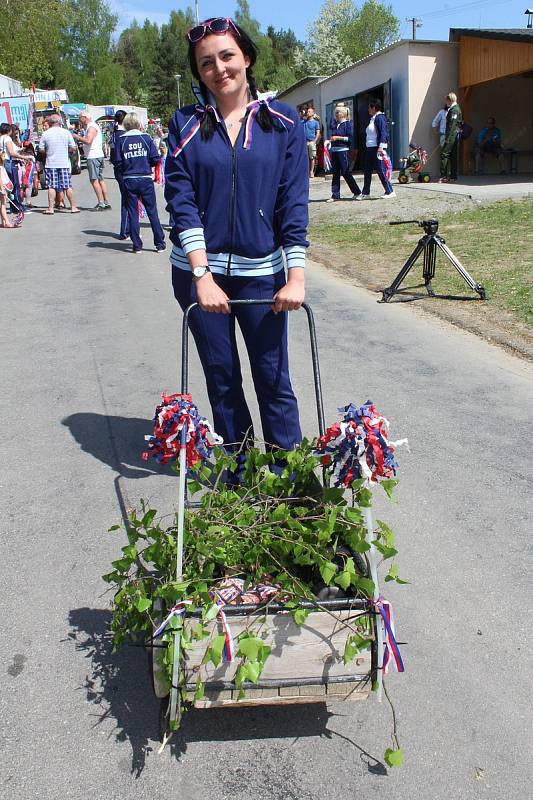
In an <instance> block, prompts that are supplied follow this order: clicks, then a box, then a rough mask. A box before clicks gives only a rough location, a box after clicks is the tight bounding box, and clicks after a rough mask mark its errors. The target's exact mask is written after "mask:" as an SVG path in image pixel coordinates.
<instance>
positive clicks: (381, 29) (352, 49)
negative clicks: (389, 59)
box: [339, 0, 400, 61]
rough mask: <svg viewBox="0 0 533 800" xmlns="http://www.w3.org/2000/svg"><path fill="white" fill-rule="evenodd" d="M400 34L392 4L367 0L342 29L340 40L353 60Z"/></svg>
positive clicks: (379, 47)
mask: <svg viewBox="0 0 533 800" xmlns="http://www.w3.org/2000/svg"><path fill="white" fill-rule="evenodd" d="M399 36H400V21H399V19H398V18H397V17H396V16H395V14H394V12H393V10H392V6H388V5H383V4H382V3H378V2H377V0H366V2H365V3H364V4H363V5H362V6H361V8H359V9H357V12H356V14H355V16H354V18H353V19H352V20H351V21H350V22H349V23H348V24H347V25H346V26H345V27H343V28H342V29H341V31H340V32H339V40H340V42H341V44H342V46H343V48H344V51H345V52H346V53H347V54H348V55H349V56H350V58H351V60H352V61H358V60H359V59H360V58H364V57H365V56H368V55H370V54H371V53H374V52H375V51H376V50H380V49H381V48H382V47H386V46H387V45H389V44H392V42H394V41H396V40H397V39H398V38H399Z"/></svg>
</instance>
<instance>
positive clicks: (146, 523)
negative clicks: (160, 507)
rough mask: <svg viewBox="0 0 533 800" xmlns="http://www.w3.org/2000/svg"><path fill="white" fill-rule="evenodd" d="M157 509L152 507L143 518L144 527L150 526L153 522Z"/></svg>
mask: <svg viewBox="0 0 533 800" xmlns="http://www.w3.org/2000/svg"><path fill="white" fill-rule="evenodd" d="M156 514H157V511H156V509H155V508H151V509H150V511H147V512H146V514H145V515H144V517H143V518H142V520H141V525H142V526H143V528H149V527H150V525H151V524H152V522H153V520H154V517H155V515H156Z"/></svg>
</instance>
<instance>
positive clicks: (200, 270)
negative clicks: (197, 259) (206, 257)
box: [192, 264, 211, 281]
mask: <svg viewBox="0 0 533 800" xmlns="http://www.w3.org/2000/svg"><path fill="white" fill-rule="evenodd" d="M206 272H211V270H210V269H209V265H208V264H205V265H202V266H201V267H194V269H193V271H192V279H193V281H199V280H200V278H203V277H204V275H205V274H206Z"/></svg>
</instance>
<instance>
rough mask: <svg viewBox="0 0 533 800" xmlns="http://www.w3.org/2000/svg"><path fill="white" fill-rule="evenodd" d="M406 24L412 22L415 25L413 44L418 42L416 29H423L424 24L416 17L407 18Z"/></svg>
mask: <svg viewBox="0 0 533 800" xmlns="http://www.w3.org/2000/svg"><path fill="white" fill-rule="evenodd" d="M405 21H406V22H411V23H412V25H413V42H415V41H416V29H417V28H421V27H422V23H421V22H420V20H419V19H417V18H416V17H407V19H406V20H405Z"/></svg>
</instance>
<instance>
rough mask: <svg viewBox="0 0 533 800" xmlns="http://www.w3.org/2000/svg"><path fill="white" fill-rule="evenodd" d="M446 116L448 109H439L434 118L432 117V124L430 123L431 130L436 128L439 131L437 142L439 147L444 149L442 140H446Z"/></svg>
mask: <svg viewBox="0 0 533 800" xmlns="http://www.w3.org/2000/svg"><path fill="white" fill-rule="evenodd" d="M447 114H448V109H447V108H446V106H444V108H441V109H440V110H439V111H437V113H436V114H435V116H434V117H433V122H432V123H431V127H432V128H438V131H439V142H440V146H441V147H444V140H445V139H446V116H447Z"/></svg>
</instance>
